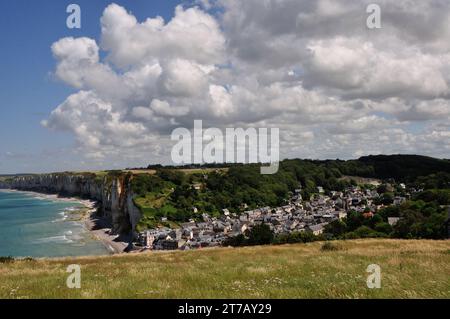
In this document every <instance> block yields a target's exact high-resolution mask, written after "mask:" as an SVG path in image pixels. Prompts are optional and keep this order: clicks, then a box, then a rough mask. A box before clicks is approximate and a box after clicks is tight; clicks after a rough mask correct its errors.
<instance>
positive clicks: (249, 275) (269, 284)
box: [0, 239, 450, 299]
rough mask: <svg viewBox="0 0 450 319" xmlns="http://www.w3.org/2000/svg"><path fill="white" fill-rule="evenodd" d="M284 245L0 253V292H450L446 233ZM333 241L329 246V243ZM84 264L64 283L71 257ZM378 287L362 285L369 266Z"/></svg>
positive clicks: (329, 294) (99, 295) (58, 295)
mask: <svg viewBox="0 0 450 319" xmlns="http://www.w3.org/2000/svg"><path fill="white" fill-rule="evenodd" d="M323 247H324V243H323V242H314V243H309V244H295V245H283V246H258V247H244V248H219V249H203V250H196V251H187V252H181V251H175V252H149V253H140V254H128V255H114V256H104V257H81V258H64V259H39V260H15V261H11V260H8V259H5V260H2V262H1V263H0V298H188V299H189V298H450V276H449V275H450V241H425V240H387V239H367V240H352V241H338V242H333V243H332V244H331V245H327V246H326V248H328V249H323ZM330 248H332V249H330ZM70 264H78V265H80V266H81V289H69V288H67V286H66V279H67V277H68V276H69V273H67V272H66V269H67V267H68V265H70ZM370 264H377V265H379V266H380V267H381V288H380V289H369V288H367V284H366V279H367V276H368V275H369V274H368V273H367V272H366V269H367V266H368V265H370Z"/></svg>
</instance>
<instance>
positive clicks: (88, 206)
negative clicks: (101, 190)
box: [0, 189, 128, 258]
mask: <svg viewBox="0 0 450 319" xmlns="http://www.w3.org/2000/svg"><path fill="white" fill-rule="evenodd" d="M0 192H5V193H8V192H9V193H16V192H17V193H23V194H29V195H32V196H35V197H36V198H38V199H46V200H53V201H62V202H74V203H77V204H80V205H81V206H83V207H80V208H79V209H76V210H74V211H72V212H71V213H70V214H71V215H73V216H79V220H72V221H75V222H79V223H80V224H81V225H82V226H83V227H84V228H85V230H86V231H87V233H88V234H89V235H90V236H91V237H92V238H93V239H94V240H96V241H99V242H100V243H101V244H102V245H103V246H104V247H105V248H106V250H107V252H109V254H107V253H105V254H104V255H96V256H109V255H117V254H123V253H124V250H125V248H126V247H127V246H128V243H126V242H122V241H116V240H117V238H118V237H119V235H110V234H109V232H110V231H111V228H110V227H108V224H109V222H108V221H107V220H106V218H103V217H99V216H97V211H98V204H99V203H98V202H97V201H94V200H90V199H81V198H79V197H69V196H60V195H57V194H46V193H39V192H34V191H21V190H16V189H0ZM67 257H69V256H67ZM79 257H83V256H79ZM43 258H49V257H43ZM60 258H61V257H60Z"/></svg>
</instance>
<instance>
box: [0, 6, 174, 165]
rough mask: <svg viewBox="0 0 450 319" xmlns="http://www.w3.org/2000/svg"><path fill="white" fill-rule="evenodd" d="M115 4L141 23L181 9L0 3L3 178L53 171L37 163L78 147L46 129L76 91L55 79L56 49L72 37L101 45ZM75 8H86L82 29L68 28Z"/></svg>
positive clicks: (170, 15) (0, 126)
mask: <svg viewBox="0 0 450 319" xmlns="http://www.w3.org/2000/svg"><path fill="white" fill-rule="evenodd" d="M112 2H114V3H117V4H119V5H122V6H124V7H125V8H127V10H130V11H132V12H133V14H134V15H135V16H136V17H137V18H138V19H139V20H144V19H145V18H147V17H153V16H157V15H160V16H162V17H163V18H164V19H165V20H169V19H170V18H171V17H172V15H173V12H174V8H175V6H176V5H177V4H178V3H179V1H173V0H151V1H148V0H129V1H126V0H125V1H119V0H118V1H105V0H77V1H74V0H72V1H63V0H39V1H29V0H2V1H0V39H2V48H1V49H0V63H1V71H0V146H1V147H0V154H2V156H1V157H0V173H18V172H27V171H28V170H32V171H45V170H48V169H49V168H48V167H49V165H46V164H45V163H41V164H42V165H37V163H36V161H43V162H45V161H47V160H51V159H52V158H53V157H54V156H61V155H62V153H63V152H64V150H65V149H66V148H67V147H68V146H70V144H72V143H73V137H72V136H71V135H70V134H66V133H62V132H57V133H55V132H53V131H50V130H48V129H46V128H44V127H42V126H41V125H40V121H41V120H43V119H45V118H46V117H47V116H48V114H49V113H50V112H51V111H52V110H53V109H54V108H55V107H56V106H57V105H59V104H60V103H62V102H63V101H64V100H65V98H66V97H67V96H68V95H69V94H71V93H73V92H75V91H76V90H74V89H72V88H70V87H68V86H67V85H66V84H64V83H61V81H59V80H58V79H55V77H54V76H53V75H52V72H53V71H54V68H55V60H54V58H53V56H52V53H51V49H50V47H51V45H52V43H54V42H56V41H57V40H59V39H60V38H63V37H68V36H71V37H81V36H87V37H91V38H94V39H97V40H98V38H99V35H100V31H101V30H100V17H101V15H102V12H103V10H104V9H105V7H106V6H107V5H108V4H110V3H112ZM71 3H76V4H78V5H80V7H81V11H82V28H81V29H68V28H67V27H66V19H67V16H68V14H67V13H66V8H67V6H68V5H69V4H71ZM30 159H32V161H31V162H30ZM54 165H56V167H54V169H59V168H61V169H63V168H65V167H66V166H65V165H64V164H63V163H61V162H59V164H58V162H56V163H54ZM58 165H61V166H60V167H58Z"/></svg>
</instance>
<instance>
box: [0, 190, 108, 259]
mask: <svg viewBox="0 0 450 319" xmlns="http://www.w3.org/2000/svg"><path fill="white" fill-rule="evenodd" d="M80 206H82V205H81V203H77V202H69V201H61V200H58V199H53V198H48V197H44V196H39V195H37V194H32V193H23V192H10V191H2V190H0V256H13V257H28V256H29V257H64V256H87V255H105V254H108V251H107V249H106V248H105V247H104V246H103V244H102V243H101V242H99V241H97V240H94V239H93V238H92V237H91V236H90V233H89V232H88V231H87V230H86V228H85V227H84V225H83V223H81V222H79V221H73V220H72V221H71V215H70V212H73V211H74V210H76V208H77V207H78V208H79V207H80ZM72 217H73V215H72ZM72 219H73V218H72Z"/></svg>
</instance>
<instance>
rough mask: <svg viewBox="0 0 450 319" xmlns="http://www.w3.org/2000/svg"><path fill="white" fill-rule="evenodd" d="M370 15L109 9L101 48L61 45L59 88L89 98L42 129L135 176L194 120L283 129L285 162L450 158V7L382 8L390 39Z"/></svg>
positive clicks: (92, 43)
mask: <svg viewBox="0 0 450 319" xmlns="http://www.w3.org/2000/svg"><path fill="white" fill-rule="evenodd" d="M369 3H371V1H368V0H364V1H359V2H349V1H345V0H336V1H330V0H301V1H300V0H277V1H260V0H245V1H244V0H239V1H238V0H217V1H199V2H196V4H195V5H194V6H192V7H189V6H184V7H183V6H181V5H180V6H177V7H176V8H175V12H174V15H173V17H172V18H171V19H170V20H169V21H164V19H163V18H161V17H158V16H157V17H149V18H148V19H146V20H144V21H142V22H140V21H138V20H137V19H136V17H134V16H133V15H132V14H131V13H129V12H127V10H126V8H123V7H121V6H119V5H116V4H112V5H109V6H108V7H106V8H105V10H104V12H103V15H102V17H101V36H100V38H99V39H98V42H97V41H96V40H94V39H89V38H77V39H74V38H63V39H60V40H58V41H57V42H55V43H54V44H53V46H52V52H53V55H54V56H55V59H56V70H55V75H56V76H57V77H58V78H59V79H60V80H61V81H63V82H65V83H66V84H68V85H69V86H71V87H73V88H75V89H78V90H79V92H78V93H76V94H74V95H71V96H70V97H68V98H67V100H66V101H64V102H63V103H62V104H61V105H59V106H58V107H56V109H55V110H54V111H53V112H52V113H51V115H50V116H49V118H48V119H47V120H46V121H44V122H43V124H44V125H45V126H46V127H48V128H51V129H55V130H64V131H68V132H70V133H72V134H73V135H74V136H75V138H76V140H77V146H78V148H79V150H80V151H83V153H85V154H87V155H88V156H89V157H90V158H91V160H95V159H100V158H101V159H102V161H105V159H106V161H110V162H114V164H117V163H124V164H123V165H124V166H127V165H129V162H127V161H130V160H135V161H137V162H139V163H146V162H155V161H154V160H152V159H153V158H158V159H159V158H160V159H163V160H165V161H166V162H170V161H169V159H168V156H169V154H170V147H171V145H172V144H171V143H170V140H169V139H168V136H169V135H170V132H171V131H172V129H174V128H176V127H179V126H183V127H187V128H191V127H192V125H193V121H194V119H202V120H203V122H204V127H220V128H225V127H258V126H259V127H278V128H280V131H281V137H282V141H281V143H282V144H281V146H282V149H281V155H282V156H291V157H293V156H295V157H319V158H328V157H331V158H335V157H343V158H348V157H354V156H359V155H361V154H369V153H398V152H411V153H420V152H426V153H427V154H429V155H433V154H435V155H439V156H449V155H450V152H449V149H450V147H449V142H448V139H446V137H447V134H448V130H447V128H446V124H448V121H449V120H450V104H449V99H450V54H449V53H448V52H449V50H450V44H449V42H448V40H447V39H448V38H450V31H449V29H448V27H447V26H448V24H449V22H450V10H449V9H450V3H448V2H446V1H440V0H432V1H426V2H424V1H420V0H399V1H396V2H394V3H393V2H392V1H387V0H381V1H379V5H380V6H381V9H382V26H383V27H382V29H379V30H370V29H368V28H367V27H366V19H367V13H366V6H367V4H369ZM100 57H105V58H100ZM419 123H420V124H419ZM447 126H448V125H447ZM427 140H429V141H430V143H429V144H426V141H427ZM119 150H123V151H122V152H119ZM124 152H126V154H127V155H126V156H123V155H122V154H123V153H124Z"/></svg>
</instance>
